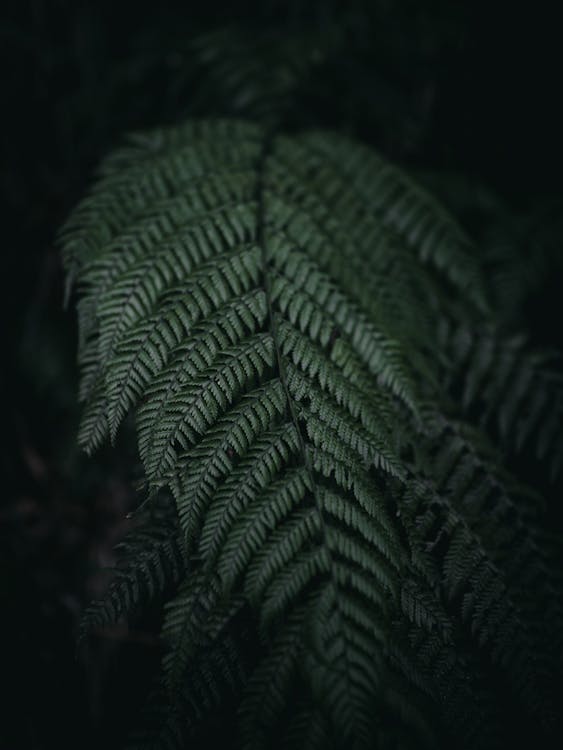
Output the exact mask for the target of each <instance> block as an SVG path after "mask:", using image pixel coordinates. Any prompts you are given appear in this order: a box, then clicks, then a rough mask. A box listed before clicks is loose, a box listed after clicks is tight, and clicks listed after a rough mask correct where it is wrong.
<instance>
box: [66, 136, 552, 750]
mask: <svg viewBox="0 0 563 750" xmlns="http://www.w3.org/2000/svg"><path fill="white" fill-rule="evenodd" d="M63 240H64V247H65V260H66V263H67V267H68V269H69V274H70V276H71V277H72V278H73V279H74V280H75V282H76V284H77V285H78V288H79V290H80V293H81V302H80V326H81V331H82V333H81V346H80V360H81V363H82V366H83V372H84V383H83V388H82V395H83V396H84V398H85V399H86V401H87V406H86V411H85V416H84V421H83V426H82V430H81V435H80V439H81V442H82V444H83V446H84V447H85V448H86V449H87V450H92V449H93V448H95V447H97V446H98V445H99V444H100V442H101V441H102V440H103V439H104V438H105V437H112V438H113V437H114V436H115V434H116V431H117V429H118V427H119V425H120V423H121V421H122V420H123V418H124V417H125V415H126V414H127V413H129V412H131V411H132V412H134V414H135V419H136V429H137V439H138V447H139V452H140V456H141V459H142V462H143V465H144V469H145V473H146V478H147V482H148V485H149V488H150V490H151V491H156V490H159V489H161V488H163V487H164V488H166V489H167V490H168V491H170V492H171V493H172V495H173V497H174V501H175V505H176V510H177V517H178V526H179V530H178V544H180V545H181V547H182V549H184V551H185V552H184V554H185V555H186V556H187V558H188V559H189V560H190V565H189V566H188V567H187V568H186V572H185V575H183V576H181V580H180V581H179V585H178V587H177V590H176V594H175V596H174V598H173V599H172V600H171V602H170V603H169V605H168V607H167V610H166V619H165V626H164V631H163V632H164V636H165V639H166V641H167V643H168V652H167V655H166V657H165V658H164V662H163V675H164V677H163V681H164V685H165V690H166V691H167V693H168V697H169V700H170V701H171V704H172V711H173V715H175V714H174V711H177V709H178V706H183V705H184V704H182V701H183V700H184V698H182V696H185V695H190V696H192V697H190V698H189V702H190V705H191V706H192V708H191V709H190V711H192V709H193V711H192V713H190V716H191V715H193V716H195V717H196V719H197V717H198V716H199V715H200V714H201V713H202V711H203V708H202V706H209V705H211V703H212V701H211V698H210V697H209V696H210V695H211V694H213V695H214V696H218V698H217V700H219V697H220V693H221V691H220V690H217V691H215V690H214V689H213V688H211V693H206V691H205V690H204V689H203V688H201V689H200V680H201V673H200V670H205V669H206V668H210V669H211V667H210V666H209V665H207V667H206V654H209V659H210V660H211V661H210V663H209V664H211V663H213V665H214V666H213V669H214V670H215V671H214V672H213V675H214V677H213V678H212V680H211V683H210V684H211V685H215V683H216V682H217V680H216V678H217V671H216V667H217V665H220V666H219V667H218V669H219V672H221V670H223V671H224V672H225V675H228V674H230V666H229V664H230V662H229V660H228V659H223V657H221V658H220V659H219V658H218V660H215V661H213V659H214V657H212V654H213V653H215V651H214V650H213V649H214V646H213V644H215V643H222V642H223V640H222V639H223V636H225V635H227V636H228V634H229V627H230V623H232V622H233V620H234V619H236V617H237V613H239V612H240V611H241V610H243V609H244V608H249V610H250V611H251V612H252V613H253V614H252V616H253V618H254V621H255V623H256V629H257V633H258V637H259V639H260V654H261V657H260V659H259V663H258V664H257V665H256V668H255V670H254V671H253V672H252V674H251V675H250V676H249V679H248V680H247V681H246V682H245V686H244V687H242V686H241V688H240V689H241V693H242V697H241V708H240V723H241V733H240V735H241V736H240V742H241V743H242V744H241V746H242V747H244V748H248V750H250V748H253V749H255V750H259V748H266V747H268V748H269V747H280V748H281V747H286V748H289V747H311V748H320V747H330V746H333V747H334V748H344V747H346V748H354V750H361V749H362V748H373V747H385V748H387V747H389V748H391V747H396V748H399V747H401V748H403V747H413V748H414V747H416V748H420V747H436V746H439V745H440V743H442V742H443V741H445V739H444V738H445V737H447V736H448V732H450V733H453V732H454V731H455V727H456V725H459V726H462V725H463V726H466V727H471V732H468V733H467V737H466V739H467V744H468V746H474V747H477V746H479V743H480V742H481V741H483V742H485V739H486V740H487V742H489V741H490V742H491V743H492V742H494V737H496V736H497V734H496V732H497V728H498V725H499V722H498V721H497V718H496V717H495V716H493V714H494V711H490V710H489V708H490V706H489V705H488V703H487V699H488V695H487V696H485V694H484V691H483V685H486V682H487V679H488V678H489V677H491V679H493V678H494V679H498V680H502V679H504V680H507V681H510V682H511V683H513V685H514V689H515V700H516V701H520V702H521V703H522V705H523V706H524V707H525V708H526V709H527V710H528V711H529V712H530V714H531V715H532V717H533V720H538V721H540V722H543V724H544V725H546V726H548V724H549V722H550V720H551V714H550V710H549V697H550V696H549V694H548V693H549V691H548V689H547V687H546V685H545V684H544V679H543V671H542V670H543V667H544V665H545V664H546V663H547V662H548V659H547V658H544V659H542V658H541V656H540V655H538V650H539V651H541V649H542V643H541V638H538V637H537V634H536V632H535V630H534V628H535V626H536V624H537V617H536V615H535V611H534V607H533V606H532V605H530V603H529V597H528V598H527V597H526V596H524V595H523V594H522V591H523V585H524V588H525V586H526V585H527V584H528V582H530V584H532V583H533V582H534V581H535V580H537V579H538V578H539V577H541V571H542V566H544V565H545V561H543V560H542V559H540V556H539V555H538V543H537V542H536V540H535V538H534V537H533V535H531V534H527V533H526V523H527V516H526V512H527V511H525V510H523V509H522V508H521V507H520V506H521V495H520V494H519V493H518V492H511V488H512V484H511V482H510V481H509V480H508V479H506V478H505V477H504V476H501V472H500V471H499V472H497V471H496V470H493V469H491V467H490V466H489V463H488V461H487V459H486V457H485V456H484V455H483V454H482V451H481V445H480V440H479V438H477V437H476V436H474V435H471V434H470V433H468V434H465V433H464V434H463V435H461V436H459V438H458V436H457V434H455V431H454V436H453V439H452V435H451V434H450V433H449V432H448V430H450V431H452V430H453V426H454V425H456V424H457V422H456V420H455V419H454V418H453V417H452V415H451V413H450V412H451V411H452V401H451V399H450V398H449V397H448V396H447V394H446V393H445V392H444V388H443V382H444V375H443V370H444V367H446V368H448V367H451V366H450V365H448V362H449V361H450V360H449V359H448V357H450V359H451V352H450V350H449V348H448V347H447V346H445V345H444V344H443V341H442V340H441V339H440V337H439V336H438V332H439V328H440V322H441V318H440V316H441V313H442V312H443V311H444V310H447V311H448V315H449V316H450V317H454V318H455V315H456V313H457V312H458V311H459V310H460V309H463V311H464V314H466V315H468V316H470V317H471V316H472V317H473V319H474V321H475V324H476V326H477V325H478V324H479V323H480V322H482V320H483V316H485V315H486V313H487V309H488V308H487V300H486V294H485V293H484V285H483V283H482V281H481V279H480V272H479V267H478V265H477V264H476V262H475V259H474V257H473V256H472V254H471V251H470V244H469V241H468V240H467V239H466V238H465V236H464V235H463V234H462V233H461V231H460V230H459V229H458V227H457V225H456V224H455V222H454V221H453V220H452V219H451V218H450V217H449V216H448V215H447V214H446V213H445V212H444V211H443V210H442V209H441V208H440V207H439V206H438V205H437V204H436V203H435V202H434V201H433V199H431V198H430V197H429V196H428V195H427V194H426V193H425V192H424V191H422V190H421V189H420V188H418V187H417V186H416V185H414V184H413V183H412V182H411V181H410V180H409V179H408V178H407V177H406V176H405V175H404V174H403V173H402V172H401V171H400V170H398V169H397V168H395V167H393V166H391V165H389V164H387V163H386V162H385V161H384V160H383V159H381V158H380V157H379V156H378V155H376V154H374V153H372V152H371V151H370V150H368V149H366V148H365V147H363V146H360V145H358V144H355V143H353V142H351V141H349V140H347V139H344V138H339V137H337V136H334V135H330V134H326V133H318V132H315V133H306V134H301V135H294V136H291V137H286V136H281V135H273V134H271V133H268V132H265V131H264V130H263V129H262V128H260V127H258V126H256V125H253V124H249V123H245V122H239V121H237V122H232V121H204V122H195V123H188V124H187V125H184V126H181V127H177V128H172V129H170V130H163V131H159V132H156V133H153V134H148V135H141V136H137V137H135V138H134V139H133V140H132V142H131V145H130V147H129V148H126V149H123V150H122V151H120V152H118V153H117V154H115V155H114V156H111V157H110V158H109V159H107V160H106V162H105V164H104V165H103V167H102V169H101V176H100V180H99V182H98V183H97V185H96V186H95V187H94V189H93V191H92V193H91V194H90V195H89V196H88V197H87V198H86V199H85V200H84V201H83V202H82V203H81V204H80V205H79V206H78V208H77V209H76V211H75V213H74V215H73V216H72V217H71V220H70V221H69V222H68V224H67V226H66V228H65V230H64V234H63ZM456 298H457V299H456ZM464 356H465V355H464ZM462 360H463V358H462V357H458V358H457V359H456V362H461V361H462ZM480 361H481V362H482V361H484V360H479V357H477V365H476V366H477V368H478V373H477V376H475V375H471V372H470V370H468V378H471V377H473V378H475V377H477V380H478V379H479V378H480V377H481V375H482V374H484V375H486V374H487V372H488V367H489V366H488V365H486V366H485V365H483V364H479V362H480ZM472 362H473V359H472ZM449 375H450V370H448V376H449ZM446 380H447V377H446ZM503 382H504V381H503ZM488 383H489V385H490V387H491V389H492V390H491V392H490V396H487V398H490V401H491V405H493V402H494V403H495V404H496V402H497V401H498V400H499V395H500V393H499V391H498V388H497V386H496V385H495V384H494V383H496V381H494V379H489V380H488ZM526 383H527V381H526ZM525 386H526V384H525ZM518 387H520V386H518ZM471 388H473V386H471ZM495 389H496V390H495ZM518 398H519V396H518V394H516V400H517V401H518ZM532 400H533V404H534V405H533V407H532V408H531V412H533V416H531V417H530V420H531V422H530V424H528V425H527V426H525V428H522V429H524V431H525V433H526V434H525V435H524V439H527V436H528V434H532V432H533V431H534V427H535V422H534V420H535V419H536V417H537V410H538V409H540V412H541V409H543V408H544V407H543V405H541V404H540V406H538V405H537V404H536V396H535V395H533V396H532ZM512 401H513V399H512V397H511V396H510V393H509V394H508V401H507V406H506V407H504V406H501V414H502V415H503V416H502V417H501V422H502V421H503V420H504V422H506V425H507V429H509V428H510V429H511V427H512V422H511V421H510V419H508V417H506V413H505V412H506V410H508V411H510V409H512V408H513V403H512ZM508 403H510V406H509V405H508ZM503 409H504V411H503ZM510 414H512V412H510ZM455 416H456V417H457V416H459V415H455ZM507 420H508V421H507ZM530 420H529V421H530ZM504 422H503V424H504ZM503 429H504V428H503ZM550 429H551V428H550ZM505 432H506V430H504V432H502V431H501V435H504V434H505ZM543 439H544V440H545V438H543ZM550 445H551V444H550ZM548 447H550V446H548ZM413 456H414V458H413ZM420 456H422V460H420ZM417 457H418V458H417ZM481 480H483V481H485V485H482V484H480V482H481ZM501 480H502V481H501ZM489 488H490V489H489ZM489 506H490V507H491V508H492V513H491V519H490V523H487V522H483V521H482V519H481V518H480V517H479V514H480V512H481V510H482V509H483V508H488V507H489ZM512 517H514V518H515V519H517V520H518V523H517V526H516V528H517V529H518V533H519V532H520V531H521V532H522V535H523V537H522V538H523V539H524V540H525V545H524V548H523V552H522V558H521V559H518V560H511V559H509V557H508V556H507V554H506V551H505V550H504V549H503V548H502V544H501V546H500V548H499V549H497V546H496V545H495V543H494V535H495V534H496V533H497V531H499V533H501V532H502V527H503V523H504V521H505V519H507V518H512ZM172 538H174V539H176V537H172V535H171V536H170V538H169V541H170V540H171V539H172ZM503 543H504V542H503ZM507 543H508V542H507ZM151 559H152V558H151ZM520 578H521V579H522V580H520ZM416 581H419V582H420V585H419V586H418V587H416V586H415V585H414V582H416ZM524 582H525V584H524ZM235 650H236V648H235ZM221 653H222V652H221ZM194 665H197V666H194ZM473 667H474V668H475V676H474V679H472V680H471V682H470V684H468V685H465V683H464V682H462V683H460V680H461V681H463V680H464V679H465V678H464V672H465V671H466V669H469V668H473ZM218 682H220V680H218ZM227 682H228V683H229V684H234V682H236V680H234V681H233V680H231V679H230V678H229V679H228V680H227ZM186 691H187V692H186ZM193 696H199V698H194V697H193ZM292 696H298V697H299V701H298V706H297V707H296V704H295V702H294V700H293V698H292ZM199 700H201V706H198V705H195V704H197V702H198V701H199ZM214 700H215V698H214ZM210 701H211V702H210ZM194 702H195V703H194ZM192 704H193V705H192ZM429 706H434V708H429ZM180 712H181V713H182V712H184V708H181V709H180ZM188 713H189V712H188ZM434 714H438V715H441V717H442V723H443V727H445V728H443V727H442V725H440V727H439V728H436V726H435V722H434V721H433V716H434ZM172 725H173V726H176V724H175V723H174V722H172ZM166 726H169V725H168V724H167V725H166ZM167 732H168V733H167V734H166V737H167V738H168V739H167V740H166V742H168V743H169V744H170V742H172V741H173V742H177V743H178V744H181V741H182V740H181V738H180V735H177V733H176V731H175V730H174V731H172V730H170V731H168V730H167ZM180 734H181V733H180ZM170 737H172V738H173V740H170ZM491 738H493V739H491ZM462 739H463V738H462ZM166 742H165V743H164V744H165V745H166Z"/></svg>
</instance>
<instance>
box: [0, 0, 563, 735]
mask: <svg viewBox="0 0 563 750" xmlns="http://www.w3.org/2000/svg"><path fill="white" fill-rule="evenodd" d="M558 28H559V27H558V25H557V24H556V23H554V19H553V18H550V17H549V16H548V14H547V10H546V9H544V8H543V6H542V5H541V4H539V5H536V6H534V8H533V9H530V8H526V9H522V10H518V9H517V7H516V6H514V5H512V6H510V7H509V8H506V6H505V5H504V4H503V3H500V2H498V3H487V4H485V3H479V2H476V3H469V2H467V3H451V2H447V1H446V0H429V1H428V2H425V3H419V2H415V0H351V1H350V2H348V3H341V2H338V1H337V0H311V1H310V2H298V1H296V0H286V1H285V2H283V1H282V0H262V1H261V2H259V0H243V1H241V2H238V3H230V4H228V3H222V2H218V0H209V2H207V3H201V4H196V3H189V2H188V3H182V4H179V5H178V7H174V5H173V4H165V5H162V6H155V5H154V4H151V5H148V4H146V5H144V4H143V3H134V4H133V3H128V2H122V3H115V2H113V3H110V2H107V1H106V0H100V2H97V3H92V2H87V1H86V0H73V1H72V2H70V1H67V0H27V1H25V0H12V1H10V0H6V1H5V2H4V3H3V4H2V9H1V24H0V54H1V56H2V71H3V97H2V98H3V103H4V107H3V114H2V135H3V138H2V139H1V143H0V158H1V164H2V168H1V170H0V198H1V202H2V207H3V222H2V225H3V227H4V228H6V229H7V231H5V232H4V234H3V239H4V268H3V274H2V278H3V283H4V289H3V293H2V295H1V300H2V304H3V305H4V306H5V309H4V310H3V311H2V312H3V315H2V320H3V322H4V343H3V350H4V366H3V368H2V375H1V378H2V391H1V392H2V394H3V396H4V399H5V407H4V409H3V414H4V417H5V426H4V433H5V436H6V447H5V449H4V451H3V452H2V461H3V470H4V471H3V473H4V476H7V479H8V481H7V492H4V499H3V503H2V506H1V508H0V536H1V540H0V541H1V548H0V549H1V550H2V560H1V561H0V563H1V568H0V570H1V572H0V576H1V585H2V592H3V594H4V596H3V604H4V612H5V613H7V616H5V617H4V618H3V623H2V624H3V630H4V632H3V633H2V647H3V651H2V662H1V663H2V665H3V668H4V673H5V675H7V676H8V677H7V681H8V682H9V685H10V696H9V698H8V702H7V703H4V704H3V708H4V712H5V716H6V720H3V722H2V726H1V729H0V748H2V749H3V748H4V747H6V748H10V750H15V749H17V748H30V749H33V750H39V749H40V748H50V747H55V746H56V747H59V748H60V747H61V746H66V745H69V746H70V745H73V746H74V745H76V744H80V745H81V746H82V747H86V748H88V747H97V746H98V745H100V744H102V743H103V745H104V746H105V747H111V746H113V745H114V744H119V742H120V740H121V738H122V734H123V727H124V726H127V724H129V723H130V722H129V721H128V719H127V716H128V714H129V713H131V712H132V711H134V710H135V709H136V707H137V704H138V703H139V701H140V697H141V696H142V695H143V694H144V693H145V692H146V685H147V684H148V682H149V680H150V677H151V674H152V671H153V669H154V667H155V666H156V665H157V664H158V660H159V648H158V645H157V644H156V643H155V642H154V639H152V638H151V634H152V633H153V632H155V629H156V626H157V625H158V622H145V623H140V625H139V633H137V635H135V634H133V635H132V634H126V633H125V634H124V633H116V635H115V638H114V639H107V638H106V639H99V641H97V642H94V643H93V645H92V646H91V652H90V653H89V654H88V653H86V654H84V653H83V654H82V655H81V658H80V659H78V660H77V659H76V658H75V636H76V633H77V627H78V617H79V612H80V609H81V608H82V607H83V606H84V604H85V603H86V602H87V601H89V600H90V599H91V598H92V597H93V596H95V595H96V594H97V593H98V592H99V590H100V589H101V587H102V586H103V585H104V580H105V579H104V576H103V574H102V573H101V572H100V570H101V568H102V567H103V566H107V565H109V564H113V562H114V555H113V552H112V548H113V546H114V544H115V543H116V542H117V541H119V539H120V538H121V537H122V536H123V534H124V533H125V531H126V530H127V528H128V527H129V525H130V521H128V520H127V519H126V518H125V516H126V514H127V512H128V511H130V510H131V509H132V507H133V506H134V504H135V493H134V490H133V489H131V487H132V481H133V482H134V480H135V478H136V476H135V472H133V475H131V471H130V468H129V467H130V466H131V465H134V460H132V458H133V457H132V455H131V448H130V446H129V443H128V441H127V439H122V440H121V441H120V443H119V446H118V447H119V450H118V451H116V452H113V451H108V452H107V453H104V454H103V460H102V461H98V462H97V463H96V464H94V463H90V462H88V461H87V460H86V459H85V457H83V456H82V455H81V454H80V453H79V452H78V449H77V448H76V440H75V437H76V430H77V423H78V413H77V405H76V402H77V399H76V390H77V385H76V376H77V373H76V367H75V341H76V332H75V321H74V316H73V315H71V314H67V313H65V312H64V310H63V306H62V299H63V288H62V287H63V285H62V273H61V269H60V263H59V258H58V251H57V249H56V247H55V246H54V237H55V233H56V230H57V228H58V227H59V226H60V225H61V223H62V222H63V221H64V219H65V218H66V216H67V215H68V213H69V211H70V209H71V208H72V206H73V205H74V204H75V203H76V201H77V200H78V198H79V197H80V196H81V194H82V193H83V192H84V189H85V186H86V185H87V184H88V183H89V182H90V179H91V175H92V172H93V170H94V169H95V166H96V164H97V163H98V161H99V159H100V158H101V157H102V156H103V154H105V153H106V152H107V151H108V150H109V149H110V148H111V147H112V146H114V145H115V144H116V143H118V142H119V139H120V136H121V135H122V133H123V132H124V131H129V130H135V129H139V128H147V127H151V126H154V125H156V124H159V125H163V124H166V123H167V122H173V121H175V120H177V119H179V118H181V117H184V116H186V115H198V114H206V115H207V114H233V115H237V114H242V113H244V114H249V113H250V114H253V113H254V114H260V115H264V114H266V115H267V114H268V111H264V107H266V108H268V107H270V108H271V116H272V117H273V118H282V119H284V120H285V124H286V126H287V127H289V128H291V127H300V126H308V125H314V126H316V127H318V126H323V127H334V128H337V129H339V130H340V131H343V132H348V133H350V134H353V135H355V136H357V137H359V138H361V139H363V140H365V141H367V142H368V143H371V144H373V145H376V146H377V148H378V150H379V151H381V152H383V153H384V154H385V155H386V156H388V157H389V158H391V159H393V160H394V161H398V162H400V163H402V164H403V165H405V166H407V167H408V168H409V169H410V170H411V172H416V173H418V174H419V175H420V176H421V177H422V179H423V181H425V182H426V183H427V184H428V185H429V186H430V187H431V188H432V189H433V190H434V191H435V192H436V193H437V195H438V196H439V197H441V198H442V199H443V200H444V201H445V202H446V203H447V204H448V205H450V207H451V208H452V209H453V211H454V212H455V213H456V215H457V216H458V217H460V219H461V221H462V223H464V225H465V226H466V228H467V229H468V230H469V232H470V233H471V234H472V235H473V236H474V237H475V238H476V239H477V240H478V242H477V246H478V247H479V248H480V251H481V253H482V254H483V261H484V263H485V267H486V268H487V269H488V271H489V273H490V274H491V275H492V276H494V279H495V288H496V289H497V292H498V293H497V304H498V306H499V309H501V310H502V311H503V314H504V316H505V325H506V328H507V329H509V330H510V329H512V328H513V327H514V326H517V325H518V326H522V324H524V326H525V327H526V328H527V329H528V332H529V334H530V337H531V340H532V341H533V342H535V343H537V344H542V345H548V346H550V347H558V348H563V334H562V328H561V326H560V325H559V324H558V319H559V318H560V315H561V309H562V308H561V299H560V296H561V295H560V288H561V280H562V274H561V264H562V260H561V259H562V257H563V255H562V252H561V241H562V236H563V226H562V219H561V217H562V212H561V208H562V199H563V194H562V191H561V187H560V184H559V180H560V174H561V167H562V166H563V159H562V139H561V132H563V128H562V124H563V122H562V115H561V112H560V111H559V101H558V99H559V96H560V93H559V88H560V85H559V80H558V79H559V71H560V67H561V65H560V62H561V61H560V59H559V46H560V45H559V42H558V39H557V33H558ZM232 60H237V64H236V65H233V64H232V62H229V64H228V65H227V62H226V61H232ZM256 60H259V61H260V63H261V64H260V65H259V66H258V67H257V66H256ZM276 61H277V62H276ZM280 61H281V64H280ZM274 63H276V64H275V65H274ZM274 69H275V71H277V72H276V75H274V76H272V74H271V71H272V70H274ZM552 516H553V520H554V523H555V524H556V525H557V528H559V529H561V528H563V523H562V518H563V512H562V511H561V509H553V510H552ZM155 619H156V621H157V620H158V613H157V614H156V615H155ZM141 656H142V658H140V657H141ZM123 661H129V662H131V663H132V664H133V663H134V664H135V665H136V667H137V669H136V671H135V669H131V668H129V669H128V670H120V669H119V665H120V663H121V662H123ZM123 674H129V675H137V677H138V679H132V678H131V677H129V681H128V682H127V683H126V684H124V682H123V681H124V678H123V677H120V676H119V675H123ZM5 680H6V678H5ZM133 683H134V684H133ZM111 725H115V726H116V727H117V730H115V727H112V729H111V731H110V730H109V729H108V727H110V726H111Z"/></svg>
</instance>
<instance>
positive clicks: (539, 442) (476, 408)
mask: <svg viewBox="0 0 563 750" xmlns="http://www.w3.org/2000/svg"><path fill="white" fill-rule="evenodd" d="M444 348H445V350H446V351H447V353H448V356H449V357H450V358H451V361H452V364H453V366H452V367H451V369H450V371H449V373H448V385H449V387H450V388H456V389H457V390H458V391H459V392H460V395H461V399H460V400H461V404H462V406H463V409H464V411H465V413H466V414H468V415H470V416H471V418H474V419H475V421H476V422H477V423H478V424H479V425H480V426H481V427H482V428H484V429H485V430H489V431H491V432H492V434H493V435H494V436H495V437H497V436H498V438H500V440H501V441H502V445H503V447H504V448H505V449H506V450H508V451H511V452H512V453H514V454H521V453H522V451H524V450H526V451H528V452H530V453H532V454H533V455H534V457H535V458H536V459H537V460H538V461H540V462H544V463H545V466H546V468H547V469H548V473H549V475H550V477H551V479H555V478H556V477H557V476H558V475H559V473H560V471H561V466H562V462H563V429H562V428H563V378H562V377H561V373H560V371H559V368H558V363H557V359H558V357H556V356H555V355H554V354H551V355H550V354H548V353H544V352H530V351H529V349H528V347H527V345H526V340H525V338H524V337H522V336H512V337H509V338H507V337H502V336H500V335H499V334H497V333H496V332H495V331H494V330H485V331H483V330H482V329H480V330H475V329H473V328H471V327H470V326H467V325H460V326H455V327H453V328H451V327H446V326H445V327H444Z"/></svg>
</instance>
